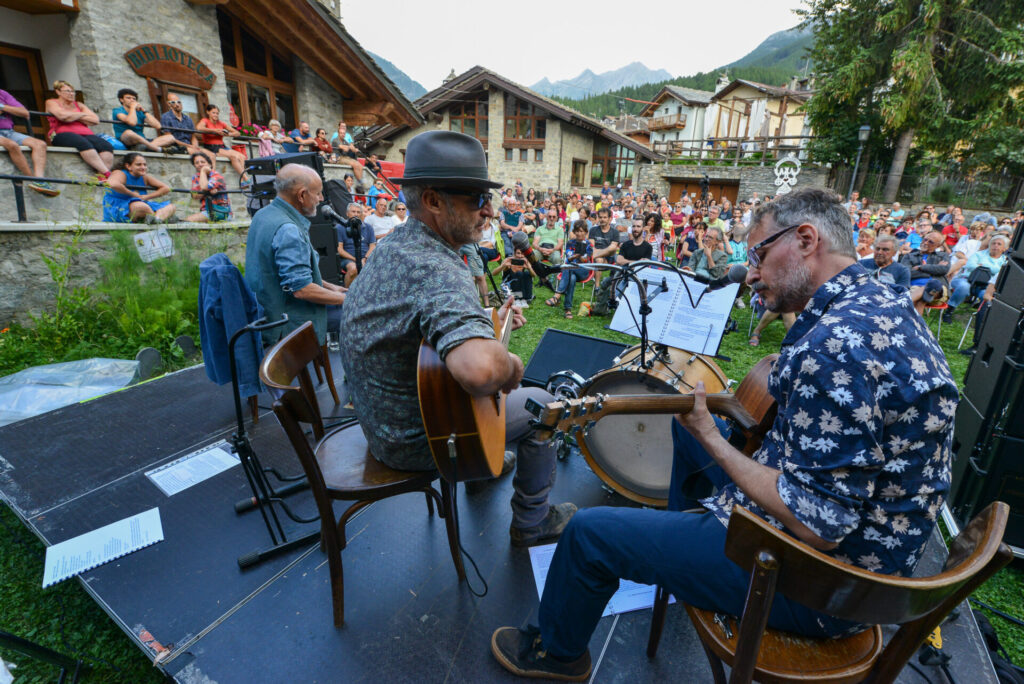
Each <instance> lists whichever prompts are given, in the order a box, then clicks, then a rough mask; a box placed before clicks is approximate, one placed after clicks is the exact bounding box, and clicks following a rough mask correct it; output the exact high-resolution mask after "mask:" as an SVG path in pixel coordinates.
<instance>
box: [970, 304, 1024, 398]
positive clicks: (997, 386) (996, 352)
mask: <svg viewBox="0 0 1024 684" xmlns="http://www.w3.org/2000/svg"><path fill="white" fill-rule="evenodd" d="M1022 325H1024V320H1022V317H1021V310H1020V308H1019V307H1012V306H1010V305H1009V304H1006V303H1005V302H1002V301H1000V300H999V299H993V300H992V304H991V308H990V309H989V312H988V316H987V317H986V318H985V325H984V326H983V327H982V330H981V337H980V339H979V340H978V351H977V352H976V353H975V354H974V357H973V358H972V359H971V364H970V365H969V366H968V367H967V373H966V375H964V396H965V397H967V398H968V399H970V400H971V402H972V403H973V404H974V405H975V406H977V407H978V410H980V411H981V412H982V413H986V414H988V413H990V412H991V411H992V410H994V409H995V404H997V403H999V402H1000V401H1001V395H1002V392H1003V390H1004V387H1005V383H1006V382H1007V381H1008V376H1009V375H1011V374H1013V373H1018V374H1019V372H1020V371H1019V370H1016V369H1015V366H1017V365H1018V364H1020V363H1021V362H1022V361H1024V358H1022V357H1024V353H1022V346H1024V345H1022V339H1021V338H1022Z"/></svg>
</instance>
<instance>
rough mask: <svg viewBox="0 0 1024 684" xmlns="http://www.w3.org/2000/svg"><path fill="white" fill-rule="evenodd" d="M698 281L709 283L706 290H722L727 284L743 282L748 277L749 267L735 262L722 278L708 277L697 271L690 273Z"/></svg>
mask: <svg viewBox="0 0 1024 684" xmlns="http://www.w3.org/2000/svg"><path fill="white" fill-rule="evenodd" d="M689 275H690V277H692V278H693V279H694V280H696V281H697V282H698V283H702V284H704V285H707V288H706V289H705V292H714V291H715V290H721V289H722V288H723V287H725V286H726V285H732V284H733V283H742V282H743V281H744V280H746V279H747V267H746V266H741V265H740V264H733V265H732V268H730V269H729V271H728V273H726V274H725V275H724V276H722V277H721V278H707V277H705V276H702V275H697V274H696V273H693V274H689Z"/></svg>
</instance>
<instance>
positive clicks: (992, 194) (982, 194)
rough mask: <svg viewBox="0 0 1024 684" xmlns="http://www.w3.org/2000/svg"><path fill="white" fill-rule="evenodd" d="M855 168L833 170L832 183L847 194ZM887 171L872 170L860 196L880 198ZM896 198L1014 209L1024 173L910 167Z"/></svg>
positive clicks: (1023, 200) (1023, 195) (1021, 196)
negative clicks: (953, 170)
mask: <svg viewBox="0 0 1024 684" xmlns="http://www.w3.org/2000/svg"><path fill="white" fill-rule="evenodd" d="M852 171H853V169H852V168H850V167H841V168H838V169H836V170H835V172H834V173H833V174H832V178H831V181H830V185H831V187H832V189H834V190H835V191H836V192H838V193H839V194H841V195H843V196H845V195H846V193H847V191H848V190H849V189H850V174H851V173H852ZM888 175H889V174H888V173H885V172H883V171H869V172H868V173H866V174H864V181H863V183H862V184H861V185H860V187H859V188H858V187H855V188H854V189H855V190H859V191H860V195H861V197H868V198H870V199H872V200H875V201H876V202H877V201H880V200H881V199H882V194H883V192H884V190H885V182H886V179H887V178H888ZM896 199H897V201H899V202H902V203H903V204H941V205H947V204H955V205H957V206H962V207H971V208H975V209H993V210H1001V211H1013V210H1015V209H1020V208H1021V205H1022V204H1024V177H1021V176H1011V175H1009V174H1001V173H974V174H967V173H958V172H934V171H926V170H920V169H918V170H915V169H910V170H908V171H907V172H906V173H904V174H903V178H902V180H901V181H900V188H899V192H898V193H897V195H896Z"/></svg>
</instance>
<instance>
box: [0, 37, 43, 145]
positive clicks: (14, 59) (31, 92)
mask: <svg viewBox="0 0 1024 684" xmlns="http://www.w3.org/2000/svg"><path fill="white" fill-rule="evenodd" d="M0 84H2V85H3V88H4V90H6V91H7V92H8V93H10V94H11V95H12V96H13V97H14V99H16V100H17V101H18V102H20V103H22V104H23V105H25V107H26V109H32V110H35V111H37V112H38V111H41V110H42V109H43V103H44V102H45V101H46V98H47V97H52V94H51V92H50V91H49V89H48V87H47V85H46V77H45V76H44V74H43V60H42V55H41V53H40V52H39V51H38V50H34V49H32V48H26V47H19V46H16V45H7V44H0ZM14 126H15V129H16V130H18V131H19V132H23V133H27V132H28V131H27V130H26V128H25V120H24V119H20V118H17V117H15V118H14ZM35 126H36V127H35V129H34V131H33V132H34V133H36V134H37V135H38V134H39V132H40V130H39V119H38V118H37V119H35ZM45 130H46V129H45V120H44V127H43V131H44V132H45Z"/></svg>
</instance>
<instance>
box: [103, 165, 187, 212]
mask: <svg viewBox="0 0 1024 684" xmlns="http://www.w3.org/2000/svg"><path fill="white" fill-rule="evenodd" d="M107 185H109V186H110V189H109V190H107V193H106V194H105V195H104V196H103V220H104V221H106V222H109V223H128V222H132V223H139V222H143V221H145V222H146V223H156V222H157V221H166V220H167V219H169V218H171V217H172V216H174V209H175V207H174V205H173V204H171V203H170V202H156V201H154V200H156V199H157V198H158V197H163V196H164V195H166V194H167V193H169V192H170V191H171V189H170V187H168V185H167V184H166V183H164V182H163V181H161V180H159V179H157V178H155V177H154V176H151V175H149V174H148V173H146V158H145V157H143V156H142V155H141V154H139V153H138V152H129V153H128V154H126V155H124V157H123V158H122V159H121V163H120V164H119V165H118V166H117V167H116V168H115V169H114V170H113V171H112V172H111V174H110V177H109V178H108V179H107ZM151 188H152V189H151Z"/></svg>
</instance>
